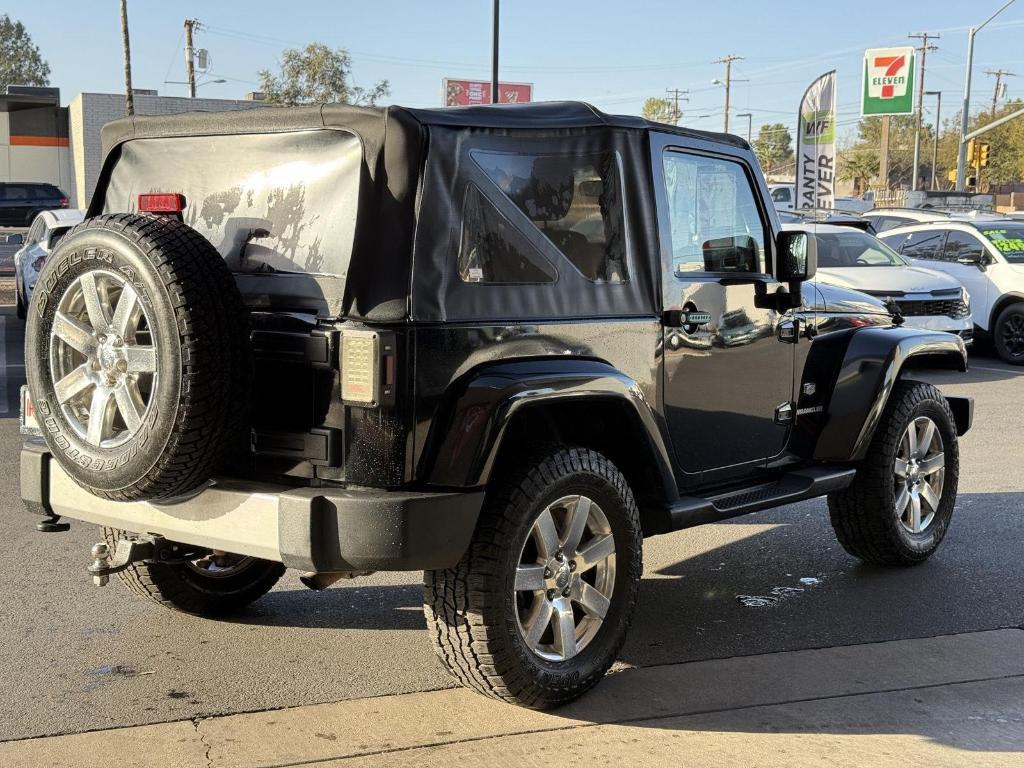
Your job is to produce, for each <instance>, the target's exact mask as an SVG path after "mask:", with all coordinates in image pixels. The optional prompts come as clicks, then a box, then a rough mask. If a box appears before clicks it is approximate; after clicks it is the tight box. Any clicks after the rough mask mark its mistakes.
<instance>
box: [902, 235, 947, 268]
mask: <svg viewBox="0 0 1024 768" xmlns="http://www.w3.org/2000/svg"><path fill="white" fill-rule="evenodd" d="M945 237H946V232H945V230H941V229H939V230H934V229H933V230H931V231H928V232H913V233H911V234H910V235H909V236H908V237H907V239H906V241H905V242H904V243H903V250H902V251H901V253H902V254H903V255H904V256H909V257H910V258H912V259H928V260H931V261H936V260H939V259H941V258H942V242H943V240H945Z"/></svg>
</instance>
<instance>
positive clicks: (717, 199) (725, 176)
mask: <svg viewBox="0 0 1024 768" xmlns="http://www.w3.org/2000/svg"><path fill="white" fill-rule="evenodd" d="M662 162H663V165H664V171H665V196H666V200H667V201H668V219H669V227H670V230H671V242H672V261H673V270H674V271H675V273H676V274H677V275H679V274H684V273H686V272H696V271H703V272H746V273H761V272H763V271H764V269H763V268H762V266H761V265H762V264H763V263H764V243H765V234H764V222H763V221H762V220H761V215H760V212H759V210H758V207H757V202H756V198H755V197H754V192H753V190H752V189H751V187H750V180H749V179H748V177H747V174H746V173H745V171H744V169H743V166H742V165H740V164H739V163H737V162H734V161H732V160H722V159H719V158H714V157H704V156H702V155H689V154H684V153H682V152H675V151H668V152H666V153H665V154H664V157H663V161H662Z"/></svg>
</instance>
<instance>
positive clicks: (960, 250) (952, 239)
mask: <svg viewBox="0 0 1024 768" xmlns="http://www.w3.org/2000/svg"><path fill="white" fill-rule="evenodd" d="M984 255H985V246H983V245H982V244H981V241H980V240H978V238H976V237H974V236H973V235H971V234H968V233H967V232H959V231H957V230H951V231H950V233H949V236H948V237H946V247H945V248H943V249H942V260H943V261H952V262H954V263H955V262H957V261H959V260H960V259H972V260H974V261H980V260H981V258H982V257H983V256H984Z"/></svg>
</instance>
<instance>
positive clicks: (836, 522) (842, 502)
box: [828, 381, 960, 566]
mask: <svg viewBox="0 0 1024 768" xmlns="http://www.w3.org/2000/svg"><path fill="white" fill-rule="evenodd" d="M921 416H926V417H928V418H929V419H931V420H932V421H933V422H934V424H935V426H936V427H937V429H938V432H939V435H940V436H941V438H942V443H943V448H944V455H945V469H944V472H945V475H944V483H943V488H942V495H941V497H940V499H939V505H938V509H937V510H935V513H934V519H933V520H932V522H931V524H930V525H929V526H928V527H927V528H925V529H924V530H923V531H921V532H920V533H917V534H914V533H911V532H910V531H909V530H907V528H905V527H904V526H903V525H902V524H901V522H900V515H899V514H898V513H897V511H896V495H897V481H896V478H895V476H894V471H893V470H894V464H895V461H896V458H897V451H898V450H899V445H900V441H901V440H902V438H903V435H904V432H905V430H906V429H907V427H908V425H909V424H910V422H911V421H912V420H914V419H917V418H919V417H921ZM959 471H960V453H959V446H958V443H957V436H956V427H955V422H954V419H953V414H952V412H951V411H950V409H949V404H948V403H947V402H946V399H945V398H944V397H943V396H942V393H941V392H939V390H938V389H936V388H935V387H934V386H932V385H931V384H925V383H923V382H918V381H900V382H899V383H897V384H896V386H895V387H894V388H893V391H892V394H891V395H890V396H889V402H888V404H887V405H886V407H885V411H884V413H883V415H882V420H881V422H880V423H879V425H878V428H877V430H876V431H875V436H874V439H873V440H872V442H871V447H870V448H869V449H868V454H867V458H865V459H864V462H863V464H862V465H861V467H860V469H859V470H858V471H857V476H856V478H855V479H854V481H853V484H852V485H850V486H849V487H848V488H846V489H845V490H842V491H839V492H837V493H833V494H831V495H830V496H829V497H828V509H829V515H830V517H831V520H832V527H833V529H834V530H835V532H836V536H837V537H838V539H839V543H840V544H842V545H843V549H845V550H846V551H847V552H849V553H850V554H851V555H853V556H854V557H857V558H859V559H861V560H864V561H865V562H869V563H876V564H879V565H901V566H905V565H917V564H919V563H922V562H924V561H925V560H927V559H928V558H929V557H930V556H931V555H932V553H934V552H935V550H936V549H938V547H939V544H940V543H942V539H943V537H944V536H945V535H946V531H947V530H948V528H949V523H950V519H951V518H952V516H953V505H954V504H955V503H956V494H957V482H958V479H959Z"/></svg>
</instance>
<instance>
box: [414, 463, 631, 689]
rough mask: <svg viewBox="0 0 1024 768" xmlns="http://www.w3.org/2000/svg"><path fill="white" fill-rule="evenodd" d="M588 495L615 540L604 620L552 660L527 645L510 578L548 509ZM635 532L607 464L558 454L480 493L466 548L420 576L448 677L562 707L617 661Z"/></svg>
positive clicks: (622, 484)
mask: <svg viewBox="0 0 1024 768" xmlns="http://www.w3.org/2000/svg"><path fill="white" fill-rule="evenodd" d="M568 494H587V495H588V496H589V497H590V498H592V499H593V500H594V501H595V502H596V503H597V504H599V505H600V508H601V509H602V510H603V513H604V515H605V516H606V518H607V522H608V524H609V528H610V530H611V534H612V536H613V538H614V543H615V553H614V556H615V579H614V587H613V591H612V594H611V598H610V603H609V605H608V609H607V613H606V615H605V617H604V621H603V623H602V624H601V625H600V627H599V628H598V629H597V632H596V634H595V635H593V637H592V639H591V640H590V641H589V643H588V644H586V645H585V646H584V647H583V648H582V649H580V650H579V652H578V654H577V655H576V656H574V657H572V658H569V659H565V660H560V661H549V660H545V659H543V658H541V657H540V656H539V655H537V654H535V653H534V652H533V651H532V650H531V649H530V648H529V647H528V646H527V644H526V639H525V637H524V634H523V631H522V630H521V628H520V624H519V619H518V618H517V607H516V597H515V595H516V592H515V590H514V587H513V581H514V579H515V576H516V568H517V567H518V564H519V557H520V553H521V552H522V549H523V544H524V541H525V540H526V537H527V536H528V535H529V534H530V532H531V529H532V526H533V522H534V520H535V519H537V516H538V515H539V514H540V513H541V512H542V511H543V510H545V508H546V507H547V505H549V504H551V503H552V502H553V501H555V500H558V499H560V498H562V497H564V496H566V495H568ZM641 549H642V535H641V528H640V521H639V514H638V512H637V507H636V503H635V501H634V499H633V494H632V492H631V490H630V488H629V486H628V484H627V483H626V479H625V477H623V475H622V473H621V472H619V470H618V469H616V467H615V465H614V464H612V463H611V462H610V461H609V460H608V459H607V458H605V457H604V456H602V455H601V454H598V453H595V452H594V451H591V450H588V449H585V448H557V449H552V450H550V451H548V452H545V453H544V454H542V455H541V456H540V457H539V458H537V459H534V460H530V461H527V462H526V463H525V464H524V465H523V466H522V467H521V468H519V469H518V470H516V471H514V472H511V473H510V474H509V475H508V476H507V477H506V478H505V479H504V480H501V481H498V482H497V483H496V484H495V485H494V487H492V488H491V489H490V490H489V492H488V495H487V499H486V501H485V504H484V509H483V511H482V512H481V517H480V520H479V522H478V524H477V530H476V532H475V534H474V537H473V540H472V542H471V544H470V546H469V549H468V551H467V552H466V553H465V555H464V556H463V558H462V560H461V561H460V562H459V563H458V565H456V566H455V567H454V568H450V569H447V570H437V571H427V572H426V573H425V574H424V613H425V615H426V619H427V629H428V631H429V632H430V634H431V637H432V640H433V643H434V648H435V650H436V651H437V654H438V656H439V658H440V659H441V661H442V663H443V664H444V665H445V667H446V668H447V669H448V671H449V672H450V673H451V675H452V676H453V677H454V678H455V680H457V681H458V682H459V683H461V684H462V685H464V686H466V687H468V688H471V689H474V690H476V691H478V692H480V693H482V694H484V695H486V696H489V697H492V698H496V699H500V700H503V701H506V702H509V703H512V704H517V705H520V706H525V707H529V708H531V709H545V708H549V707H553V706H557V705H560V704H564V703H566V702H569V701H571V700H573V699H575V698H577V697H578V696H580V695H582V694H583V693H585V692H586V691H587V690H589V689H590V688H591V687H593V686H594V685H596V684H597V682H598V681H599V680H600V679H601V678H602V677H603V676H604V674H605V672H607V670H608V669H609V667H611V665H612V664H613V663H614V661H615V659H616V657H617V655H618V652H619V650H620V649H621V647H622V644H623V642H624V641H625V638H626V632H627V630H628V628H629V623H630V620H631V618H632V615H633V610H634V607H635V605H636V599H637V592H638V587H639V583H640V577H641V573H642V570H643V565H642V554H641Z"/></svg>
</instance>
